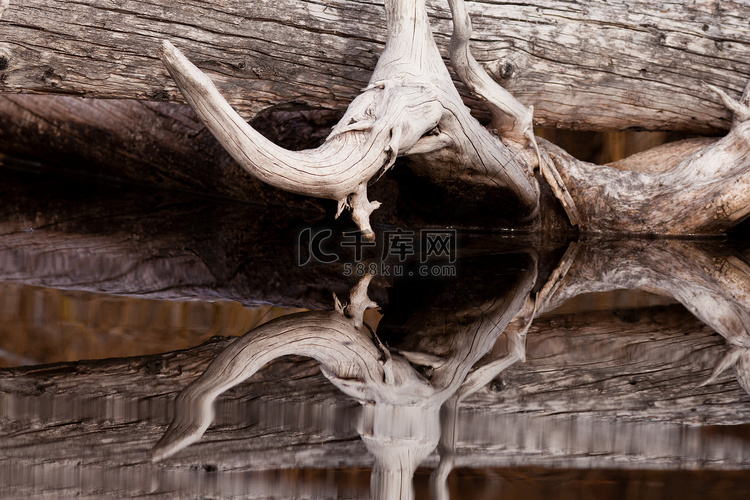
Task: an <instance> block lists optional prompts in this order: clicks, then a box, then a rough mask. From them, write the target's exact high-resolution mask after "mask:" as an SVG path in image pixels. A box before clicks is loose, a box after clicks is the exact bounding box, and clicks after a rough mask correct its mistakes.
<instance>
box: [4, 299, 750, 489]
mask: <svg viewBox="0 0 750 500" xmlns="http://www.w3.org/2000/svg"><path fill="white" fill-rule="evenodd" d="M686 334H687V335H686ZM226 345H227V341H225V340H220V341H217V342H215V343H211V344H208V345H206V346H202V347H199V348H196V349H193V350H191V351H185V352H179V353H172V354H166V355H163V356H149V357H145V358H137V359H123V360H108V361H101V362H81V363H68V364H59V365H51V366H49V367H38V368H34V367H32V368H23V369H13V370H2V371H0V391H2V394H3V395H2V397H1V398H0V412H1V413H0V422H1V423H2V433H3V441H2V444H0V449H1V450H2V458H0V471H4V472H2V473H7V472H5V471H12V470H16V469H14V468H13V466H12V465H11V464H13V463H24V464H25V467H30V468H32V469H34V470H39V471H42V467H44V468H45V469H44V470H47V471H54V474H53V473H52V472H50V474H49V475H48V476H43V475H40V476H37V477H36V478H28V477H24V476H22V475H19V476H17V477H16V478H15V479H14V480H15V481H18V482H16V483H15V484H19V482H21V483H22V482H23V481H24V480H26V481H29V482H31V481H37V484H36V486H40V485H39V484H38V482H40V481H49V482H50V484H58V485H59V483H60V481H69V482H68V483H66V484H67V487H72V489H74V490H75V489H78V488H80V489H81V490H83V491H92V489H93V488H94V487H96V486H97V485H94V486H92V485H91V484H90V483H87V481H91V482H94V483H96V482H97V481H101V480H103V479H101V478H102V477H105V476H106V477H108V478H109V480H110V481H113V482H108V483H107V488H114V487H118V486H119V487H122V488H125V489H126V491H131V490H130V488H136V489H137V488H139V487H140V486H141V485H142V484H144V483H142V482H140V481H134V480H133V478H149V481H148V482H147V483H145V484H147V485H149V487H150V485H152V484H155V485H157V486H156V488H157V490H158V491H164V490H163V489H159V488H160V487H161V488H165V489H168V488H169V487H170V486H169V485H170V484H173V483H171V479H170V478H174V477H180V478H181V479H182V480H183V481H184V483H183V485H188V486H187V487H194V488H197V487H198V486H197V485H198V484H199V483H202V481H203V480H204V479H206V471H207V470H213V471H215V472H212V474H213V476H212V477H214V478H215V480H216V481H217V483H221V484H226V481H229V477H228V476H229V475H230V474H238V473H241V472H242V471H246V470H259V469H265V468H274V467H283V468H290V467H291V468H294V467H296V468H306V467H311V468H325V467H339V466H349V467H362V466H365V467H366V466H370V465H371V464H372V458H371V457H369V456H368V455H367V453H366V451H365V448H364V445H363V444H362V443H361V441H360V440H359V437H358V436H357V432H356V430H355V429H354V425H353V420H354V416H355V413H353V412H354V411H355V407H356V403H353V402H352V401H351V400H350V399H349V398H348V397H346V396H345V395H343V394H341V393H340V392H338V390H336V389H335V388H334V387H333V386H332V385H330V384H328V382H327V381H326V380H325V378H324V377H323V376H322V375H320V374H319V373H318V369H317V366H316V365H315V363H313V362H299V361H298V360H279V361H276V362H274V363H273V364H272V365H270V366H269V367H267V368H266V369H265V370H262V371H261V372H260V373H259V374H258V375H256V376H255V377H253V378H252V379H251V380H250V381H249V383H246V384H243V385H241V386H239V387H238V388H236V389H233V390H231V391H228V392H227V393H225V395H224V396H222V397H221V398H220V399H219V401H218V405H219V406H218V415H220V420H219V422H218V425H217V426H215V427H214V428H212V429H209V431H208V432H207V433H206V435H205V437H204V439H203V440H202V441H201V442H200V443H198V444H196V445H193V446H192V447H189V448H187V449H186V450H184V451H183V452H182V453H181V454H180V455H179V456H178V457H176V458H174V459H171V460H170V461H169V462H168V465H166V464H151V463H150V462H147V461H146V458H147V456H148V451H149V449H150V447H151V446H152V445H153V444H154V443H155V442H156V441H157V440H158V438H159V436H160V435H161V433H162V432H163V431H164V428H165V426H166V423H167V421H168V419H169V418H170V416H169V407H170V400H171V398H172V396H171V395H172V394H174V393H176V392H177V391H179V390H180V389H181V388H182V387H184V385H185V384H186V383H187V382H188V381H189V380H192V379H193V378H194V377H195V376H197V375H198V374H199V373H201V372H202V371H203V370H204V369H205V367H206V364H207V363H208V361H209V360H210V359H213V358H214V357H215V356H216V354H217V353H218V352H219V351H220V350H221V349H222V348H223V347H225V346H226ZM723 351H724V341H723V340H722V339H721V338H720V337H717V336H714V335H713V332H712V331H711V330H710V329H709V328H707V327H705V326H703V325H702V324H701V323H699V322H698V321H697V320H694V319H692V318H691V317H690V316H689V315H687V314H686V313H685V311H684V310H683V309H682V308H680V307H669V308H664V309H655V310H635V311H623V312H620V313H616V314H610V313H597V314H591V315H587V316H577V317H576V316H551V317H547V318H542V319H538V320H537V321H536V322H535V323H534V325H532V330H531V332H530V333H529V346H528V353H527V362H526V363H525V364H517V365H514V366H512V367H511V368H509V369H508V370H506V371H505V372H504V374H503V375H502V376H501V377H500V378H499V379H498V380H497V381H496V382H495V383H493V384H492V385H491V386H490V387H488V388H487V389H485V390H483V391H480V392H479V393H477V394H476V395H475V396H473V397H472V398H471V399H470V400H469V401H467V403H466V404H465V406H466V407H465V408H464V409H463V410H462V412H461V413H460V415H459V440H458V449H457V452H458V456H457V466H459V467H462V466H466V467H472V466H507V465H537V466H545V465H546V466H549V465H555V466H563V467H566V466H567V467H570V466H592V467H605V466H611V467H620V466H622V467H634V468H642V469H649V468H702V467H705V468H735V467H747V466H750V451H749V450H748V445H747V444H746V442H745V441H744V440H742V439H740V438H738V437H735V436H736V435H735V434H733V433H732V431H733V430H732V428H731V427H723V428H717V427H714V426H716V425H735V424H743V423H746V422H747V407H748V404H750V397H748V396H747V395H746V394H745V393H744V392H743V391H742V389H741V388H740V387H739V385H738V384H737V383H736V382H735V381H734V380H733V378H732V377H731V376H730V375H726V376H724V377H722V378H721V379H720V380H719V384H716V385H713V386H709V387H701V388H699V387H697V386H698V384H699V383H700V381H701V380H703V379H704V378H705V377H706V376H707V375H708V373H709V372H710V371H711V368H712V366H713V363H714V362H715V360H716V359H717V358H718V357H720V356H721V354H722V352H723ZM582 382H583V383H582ZM519 411H520V412H523V413H516V412H519ZM31 421H34V422H35V423H34V425H33V426H31V425H30V422H31ZM489 422H492V424H491V425H490V423H489ZM722 429H723V430H722ZM720 431H721V432H720ZM644 436H645V437H644ZM542 451H544V452H545V453H542ZM547 453H549V454H547ZM592 454H595V455H592ZM73 457H75V458H73ZM79 462H80V465H76V464H77V463H79ZM436 462H437V460H436V457H435V456H434V455H433V456H432V457H431V458H430V459H428V460H427V462H426V465H430V466H434V465H435V464H436ZM42 464H44V465H42ZM126 464H127V465H126ZM200 464H202V465H201V466H199V467H196V465H200ZM201 467H203V468H201ZM230 468H231V472H230V471H228V470H227V469H230ZM115 471H117V472H116V473H115ZM40 474H41V472H40ZM73 474H75V475H73ZM40 478H41V479H40ZM87 478H89V479H87ZM152 479H153V483H152V482H151V480H152ZM8 484H14V483H12V482H11V483H8ZM97 484H98V483H97ZM25 486H29V484H28V483H26V485H25ZM250 487H252V486H250ZM87 488H88V490H87ZM258 488H262V486H258ZM19 491H20V486H19ZM254 491H255V492H256V493H263V491H258V490H254ZM265 493H266V494H268V492H267V491H266V492H265ZM322 496H325V495H322Z"/></svg>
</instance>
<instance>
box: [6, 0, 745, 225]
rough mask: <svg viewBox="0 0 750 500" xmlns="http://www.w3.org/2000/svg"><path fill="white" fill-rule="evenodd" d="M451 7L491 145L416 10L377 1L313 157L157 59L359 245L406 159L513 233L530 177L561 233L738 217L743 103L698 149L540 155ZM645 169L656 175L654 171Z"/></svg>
mask: <svg viewBox="0 0 750 500" xmlns="http://www.w3.org/2000/svg"><path fill="white" fill-rule="evenodd" d="M449 3H450V7H451V16H452V21H453V33H452V36H451V46H450V59H451V64H452V66H453V68H454V70H455V72H456V74H457V75H458V77H459V78H460V80H461V82H462V83H463V84H464V85H465V86H466V88H468V89H469V90H470V91H472V93H473V94H475V95H476V96H477V97H479V98H480V99H481V100H482V102H483V105H484V107H485V108H486V109H487V110H488V111H489V114H490V127H491V128H492V129H493V130H495V131H496V133H498V134H499V136H500V139H501V140H499V139H498V138H497V137H493V136H492V135H491V134H490V133H488V132H487V130H486V129H485V128H483V127H482V126H480V125H479V124H478V122H476V120H474V119H473V118H472V117H471V116H469V114H468V110H467V109H466V108H465V107H464V105H463V104H462V102H461V99H460V97H459V95H458V93H457V92H456V88H455V87H454V85H453V82H452V81H451V79H450V76H449V74H448V72H447V70H446V68H445V66H444V64H443V62H442V59H441V57H440V54H439V51H438V48H437V46H436V45H435V42H434V37H433V35H432V32H431V29H430V24H429V20H428V16H427V10H426V7H425V6H424V5H423V4H422V3H420V2H418V3H417V4H416V5H412V4H411V3H410V2H407V1H405V0H403V1H396V0H393V1H392V2H388V3H387V5H386V24H387V26H386V27H387V33H388V35H387V39H386V45H385V48H384V51H383V53H382V54H381V56H380V58H379V60H378V63H377V65H376V66H375V68H374V71H373V74H372V76H371V78H370V84H369V85H368V87H366V89H365V90H364V92H363V93H362V94H360V95H359V96H358V97H357V98H355V99H354V101H353V102H352V103H351V105H350V107H349V108H348V110H347V112H346V113H345V114H344V116H343V117H342V120H341V121H340V122H339V124H338V125H337V126H335V127H334V128H333V130H332V132H331V134H330V135H329V137H328V139H327V140H326V142H325V143H324V144H323V145H322V146H320V147H319V148H317V149H315V150H305V151H300V152H291V151H287V150H285V149H282V148H279V147H277V146H275V145H274V144H273V143H271V142H270V141H268V140H266V139H265V138H264V137H262V135H261V134H259V133H258V132H257V131H256V130H255V129H254V128H253V127H251V126H248V125H247V123H246V122H245V121H244V119H243V118H242V117H241V116H240V115H239V114H237V113H236V112H235V111H234V110H233V109H232V108H231V106H230V104H229V103H228V102H227V101H226V100H225V99H224V98H223V97H222V96H221V94H220V93H219V90H218V89H217V88H216V87H215V86H214V84H213V83H212V81H211V80H210V78H209V77H208V76H206V75H205V74H204V73H202V72H201V71H200V70H198V69H197V68H196V67H195V66H193V65H192V64H191V63H190V62H189V61H188V60H187V59H186V58H185V57H184V56H183V55H182V54H181V53H180V52H179V51H178V50H177V49H175V48H174V46H173V45H172V44H170V43H169V42H164V44H163V47H162V60H163V62H164V64H165V65H166V66H167V68H168V69H169V71H170V74H171V76H172V77H173V78H174V79H175V80H176V83H177V84H178V86H179V87H180V89H181V91H182V92H183V94H185V96H186V98H187V100H188V102H189V103H190V104H191V106H192V107H193V108H194V109H195V110H196V112H197V114H198V116H199V117H200V118H201V119H202V120H203V121H204V122H205V123H206V124H207V126H208V128H209V129H210V130H212V131H213V132H214V134H215V135H216V136H217V138H218V139H219V142H221V143H222V144H223V145H224V146H225V147H226V148H227V149H228V151H229V153H230V154H231V155H232V156H233V157H234V158H235V160H237V162H238V163H239V164H240V165H241V166H242V167H244V168H245V169H247V170H248V171H250V172H251V173H252V174H253V175H254V176H256V177H258V178H259V179H261V180H263V181H264V182H267V183H269V184H271V185H274V186H277V187H279V188H281V189H283V190H286V191H291V192H293V193H297V194H306V195H313V196H316V197H320V198H326V199H333V200H336V201H337V202H338V209H337V214H340V213H341V212H342V211H343V210H344V209H345V208H350V209H351V210H352V217H353V220H354V222H355V223H356V224H357V225H358V226H359V227H360V229H361V230H362V231H363V233H364V234H365V236H366V237H367V238H369V239H372V238H374V233H373V231H372V229H371V227H370V214H371V213H372V211H373V210H374V209H376V208H377V207H379V206H380V202H371V201H370V200H369V198H368V195H367V185H368V184H369V183H371V182H372V181H373V180H375V179H377V178H379V177H380V176H382V175H383V173H384V172H385V171H387V170H389V169H390V168H391V167H392V166H393V165H394V163H395V159H396V157H397V156H405V157H407V158H408V163H409V165H410V167H411V168H412V170H413V171H414V172H415V173H416V174H417V175H418V176H421V177H424V178H427V179H429V180H430V181H432V182H435V183H436V184H438V185H441V184H443V185H449V186H454V185H455V184H456V183H458V184H459V185H460V184H462V183H467V182H468V183H479V184H485V185H487V186H492V187H493V188H495V189H496V190H497V192H496V193H495V194H496V199H497V201H498V203H499V204H500V206H501V208H500V211H504V212H506V213H508V214H509V215H510V218H513V219H515V220H517V221H520V222H521V223H523V222H524V221H526V222H528V221H530V220H533V219H535V217H536V216H537V214H539V211H540V201H539V198H540V188H539V185H538V182H537V180H536V179H535V178H534V177H533V172H534V169H535V168H537V167H538V168H539V170H540V171H541V173H542V174H543V176H544V177H545V179H546V181H547V182H548V183H549V186H550V187H551V189H552V191H553V192H554V194H555V195H556V196H557V198H558V199H559V200H560V202H561V204H562V206H563V207H564V209H565V211H566V213H567V215H568V217H569V219H570V222H571V223H572V224H573V225H576V226H578V227H579V228H580V229H583V230H585V231H607V232H611V231H614V232H626V233H649V234H650V233H666V234H693V233H718V232H722V231H725V230H726V229H727V228H730V227H732V226H733V225H735V224H737V223H738V222H739V221H740V220H742V219H743V218H744V217H745V216H746V215H747V208H746V207H747V206H750V204H748V203H747V200H746V197H745V196H744V194H743V193H744V192H746V191H747V190H746V189H745V188H744V182H745V181H744V176H745V170H746V168H747V165H746V161H745V157H746V154H745V153H746V151H747V149H748V141H747V137H746V135H747V132H746V130H745V129H746V128H747V127H748V125H747V121H748V120H747V119H748V117H750V111H749V110H748V106H747V102H745V101H746V99H747V96H746V95H745V96H744V97H743V98H742V99H740V100H739V101H737V100H735V99H733V98H732V97H730V96H729V95H727V94H726V93H725V92H723V91H721V90H719V89H718V88H716V87H713V90H715V91H716V92H717V94H718V96H719V97H720V99H721V101H722V102H723V104H724V105H726V106H727V107H728V108H729V109H730V110H731V111H732V112H733V113H734V117H735V120H734V124H733V126H732V128H731V130H730V133H729V134H728V135H727V136H726V137H724V138H723V139H721V140H719V141H717V142H715V143H712V144H710V145H706V144H707V143H705V142H703V141H698V142H691V143H689V144H679V145H677V146H673V145H671V146H666V147H663V148H657V149H654V150H651V151H649V152H648V153H646V154H645V155H642V156H639V157H634V158H632V159H629V160H628V161H627V162H621V163H620V164H617V165H613V166H604V167H596V166H591V165H587V164H584V163H582V162H578V161H576V160H574V159H573V158H572V157H570V156H569V155H566V154H565V153H564V152H563V151H561V150H559V149H557V148H555V147H553V146H551V145H549V144H542V146H543V150H544V151H543V152H541V151H539V146H537V141H536V140H535V138H534V135H533V133H532V117H533V107H527V106H524V105H523V104H521V103H520V102H519V101H517V100H516V99H515V98H514V97H513V96H511V95H510V94H509V93H508V92H507V91H506V90H505V89H503V88H502V87H500V86H499V85H498V84H497V83H496V82H495V81H494V80H493V79H492V78H491V77H490V75H489V74H488V73H487V70H486V68H485V67H483V66H482V65H480V64H479V63H478V62H477V61H476V60H475V59H474V57H473V56H472V53H471V52H470V49H469V39H470V37H471V33H472V27H471V23H470V21H469V13H468V11H467V10H466V8H465V6H464V4H463V1H462V0H456V1H454V2H449ZM412 7H414V8H415V9H416V10H412ZM9 11H10V9H9ZM412 35H414V36H413V37H412ZM534 153H536V154H534ZM654 164H662V165H664V166H665V167H664V169H663V171H660V172H659V173H654V172H653V165H654ZM718 164H721V168H718V167H717V165H718ZM454 189H455V188H454ZM511 207H513V208H511Z"/></svg>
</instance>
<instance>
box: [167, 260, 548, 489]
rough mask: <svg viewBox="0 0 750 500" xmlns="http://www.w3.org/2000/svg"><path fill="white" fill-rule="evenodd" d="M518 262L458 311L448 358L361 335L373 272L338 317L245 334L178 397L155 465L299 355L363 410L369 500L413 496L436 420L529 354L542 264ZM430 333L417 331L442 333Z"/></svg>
mask: <svg viewBox="0 0 750 500" xmlns="http://www.w3.org/2000/svg"><path fill="white" fill-rule="evenodd" d="M522 255H523V260H522V262H523V264H524V265H523V267H522V268H521V269H522V272H521V273H520V275H518V276H515V275H514V276H513V278H512V281H511V282H510V287H509V289H508V290H504V291H503V293H502V294H500V296H499V297H494V298H493V299H491V300H489V301H487V302H484V303H482V304H479V305H475V304H472V305H471V307H470V308H469V309H461V310H460V312H459V315H460V316H461V318H462V321H460V322H457V323H456V326H457V328H456V327H454V326H451V327H449V335H448V336H449V338H450V339H451V340H450V349H449V350H448V352H446V353H445V354H444V355H442V356H435V355H432V354H430V353H429V352H428V353H422V352H413V351H402V350H399V349H395V348H394V349H392V348H389V347H387V346H385V345H384V344H383V343H381V342H380V340H379V339H378V337H377V336H376V335H374V334H372V333H371V332H369V331H366V330H364V329H362V328H358V327H359V325H362V313H363V312H364V310H365V308H366V307H370V306H374V305H375V304H374V303H373V302H372V301H370V299H369V298H368V297H367V285H368V283H369V282H370V279H371V276H369V275H367V276H365V277H364V278H363V279H362V281H361V282H360V283H359V284H358V285H357V286H356V287H354V288H353V289H352V292H351V295H350V303H349V304H347V305H342V304H341V303H339V301H338V300H336V309H335V310H334V311H327V312H306V313H300V314H296V315H290V316H285V317H283V318H280V319H278V320H276V321H274V322H271V323H267V324H266V325H263V326H262V327H260V328H258V329H256V330H254V331H252V332H250V333H248V334H246V335H245V336H244V337H242V338H240V339H238V340H236V341H235V342H234V343H232V344H231V345H230V346H229V347H228V348H227V349H226V350H225V351H224V352H222V353H221V354H220V355H219V356H218V357H217V358H216V359H215V360H214V361H213V362H212V363H211V365H210V366H209V367H208V369H207V370H206V371H205V372H204V373H203V374H202V375H201V376H200V377H199V378H198V379H197V380H195V381H194V382H193V383H191V384H190V385H189V386H188V387H187V388H186V389H185V390H184V391H183V392H182V393H181V394H180V395H179V396H178V397H177V399H176V402H175V405H176V407H175V417H174V420H173V422H172V423H171V424H170V426H169V429H168V430H167V432H166V433H165V435H164V436H163V437H162V439H161V440H160V441H159V443H157V445H156V447H155V448H154V451H153V458H154V460H160V459H163V458H166V457H168V456H170V455H172V454H174V453H176V452H177V451H179V450H181V449H183V448H184V447H186V446H188V445H189V444H191V443H193V442H195V441H196V440H198V439H199V438H200V437H201V435H202V434H203V433H204V432H205V431H206V429H207V428H208V426H209V425H210V424H211V422H212V421H213V418H214V414H213V402H214V400H215V399H216V398H217V397H218V396H219V395H220V394H221V393H222V392H224V391H226V390H227V389H229V388H231V387H233V386H235V385H237V384H239V383H241V382H242V381H244V380H246V379H247V378H248V377H250V376H251V375H253V374H254V373H255V372H257V371H258V370H259V369H260V368H262V367H263V366H264V365H265V364H266V363H268V362H270V361H271V360H273V359H275V358H277V357H279V356H284V355H287V354H297V355H302V356H308V357H312V358H314V359H316V360H317V361H319V362H320V364H321V371H322V372H323V374H324V375H325V376H326V377H327V378H328V379H329V380H330V381H331V382H332V383H333V384H334V385H335V386H336V387H338V388H339V389H340V390H341V391H342V392H344V393H345V394H347V395H349V396H351V397H353V398H355V399H357V400H358V401H359V402H360V403H362V404H363V405H364V408H363V412H362V417H361V420H360V424H359V426H358V430H359V432H360V435H361V436H362V439H363V441H364V442H365V444H366V446H367V448H368V449H369V450H370V452H371V453H372V454H373V455H374V457H375V465H374V467H373V475H372V492H373V498H379V499H391V498H402V499H407V498H411V497H412V496H413V487H412V485H411V478H412V475H413V473H414V471H415V470H416V467H417V466H418V465H419V464H420V463H421V462H422V460H423V459H424V458H426V457H427V455H429V453H430V452H431V451H432V450H433V449H434V448H435V446H436V445H437V443H438V440H439V439H440V432H441V425H440V418H439V415H440V409H441V407H442V406H443V404H444V403H445V401H446V400H448V399H449V398H450V399H453V400H455V401H458V399H459V395H460V396H461V397H462V396H465V395H467V394H469V393H470V392H472V391H475V390H477V389H478V388H479V387H481V385H482V384H484V383H486V382H487V381H489V380H490V379H491V378H493V377H494V376H496V375H497V374H498V373H499V372H500V371H502V370H504V369H505V368H506V367H507V366H510V365H511V364H513V363H515V362H516V361H517V360H519V359H523V357H524V340H525V335H526V331H527V330H528V327H529V325H530V322H531V320H532V318H533V315H534V310H535V307H534V304H535V301H534V300H532V299H530V298H529V294H530V291H531V289H532V287H533V286H534V283H535V280H536V260H535V259H534V258H532V257H531V256H529V255H527V254H525V253H524V254H522ZM467 311H471V313H472V314H473V315H474V317H471V316H468V313H467ZM420 312H421V311H420ZM450 314H456V312H455V311H451V312H450ZM432 319H433V320H434V318H432ZM467 319H468V321H467ZM443 321H444V319H443ZM431 326H433V325H432V324H431V323H429V324H426V325H423V328H419V331H420V332H421V333H424V332H426V333H431V334H437V332H434V331H430V327H431ZM454 329H455V330H457V331H454ZM506 329H507V331H508V345H509V346H510V349H509V352H508V353H507V354H505V355H503V356H500V355H498V354H492V355H491V356H489V358H488V359H485V360H484V362H483V365H482V366H481V367H480V368H479V369H478V371H474V372H472V370H473V369H474V367H475V365H476V364H477V363H478V362H479V361H480V360H482V358H483V357H485V356H486V355H487V353H489V352H491V351H492V348H493V346H494V345H495V343H496V341H497V339H498V337H500V335H501V334H502V333H503V332H504V331H506ZM420 339H421V340H422V341H429V337H428V338H422V337H420ZM426 364H430V365H431V366H429V370H425V369H426V368H428V367H427V366H426ZM454 406H455V405H454Z"/></svg>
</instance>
